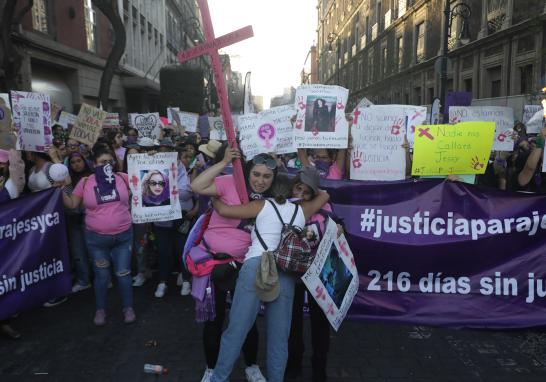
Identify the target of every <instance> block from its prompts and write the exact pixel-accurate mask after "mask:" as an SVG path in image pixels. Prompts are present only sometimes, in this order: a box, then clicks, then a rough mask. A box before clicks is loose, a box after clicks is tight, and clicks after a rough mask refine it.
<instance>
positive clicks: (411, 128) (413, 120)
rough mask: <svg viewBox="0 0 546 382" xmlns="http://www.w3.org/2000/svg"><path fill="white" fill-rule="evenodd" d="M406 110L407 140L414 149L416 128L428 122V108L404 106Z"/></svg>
mask: <svg viewBox="0 0 546 382" xmlns="http://www.w3.org/2000/svg"><path fill="white" fill-rule="evenodd" d="M404 110H405V111H406V118H407V120H406V121H407V128H406V138H407V139H408V144H409V146H410V147H411V148H413V142H414V136H415V127H416V126H418V125H422V124H424V123H425V121H427V108H426V107H425V106H412V105H404Z"/></svg>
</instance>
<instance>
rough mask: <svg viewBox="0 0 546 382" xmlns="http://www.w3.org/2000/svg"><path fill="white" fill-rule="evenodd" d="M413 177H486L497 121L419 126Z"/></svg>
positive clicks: (412, 171)
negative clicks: (472, 175) (483, 175)
mask: <svg viewBox="0 0 546 382" xmlns="http://www.w3.org/2000/svg"><path fill="white" fill-rule="evenodd" d="M416 132H417V134H416V136H415V147H414V149H413V164H412V169H411V174H412V175H419V176H425V175H450V174H483V173H484V172H485V169H486V168H487V162H488V160H489V156H490V153H491V146H492V144H493V136H494V132H495V123H494V122H461V123H457V124H455V125H427V126H417V130H416Z"/></svg>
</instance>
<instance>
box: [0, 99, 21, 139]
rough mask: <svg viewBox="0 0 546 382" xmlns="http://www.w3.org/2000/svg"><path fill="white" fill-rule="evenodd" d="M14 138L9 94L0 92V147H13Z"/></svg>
mask: <svg viewBox="0 0 546 382" xmlns="http://www.w3.org/2000/svg"><path fill="white" fill-rule="evenodd" d="M16 140H17V139H16V136H15V132H14V131H13V120H12V118H11V107H10V103H9V95H8V94H7V93H0V149H3V150H9V149H14V148H15V145H16Z"/></svg>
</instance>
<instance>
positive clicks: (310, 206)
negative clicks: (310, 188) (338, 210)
mask: <svg viewBox="0 0 546 382" xmlns="http://www.w3.org/2000/svg"><path fill="white" fill-rule="evenodd" d="M328 200H330V195H329V194H328V193H327V192H326V191H322V190H321V191H319V193H318V195H317V196H316V197H315V198H313V199H312V200H309V201H306V202H302V203H301V207H302V209H303V214H304V215H305V221H307V220H309V218H310V217H311V216H313V215H314V214H316V213H317V212H319V210H320V209H321V208H322V206H323V205H325V204H326V203H328Z"/></svg>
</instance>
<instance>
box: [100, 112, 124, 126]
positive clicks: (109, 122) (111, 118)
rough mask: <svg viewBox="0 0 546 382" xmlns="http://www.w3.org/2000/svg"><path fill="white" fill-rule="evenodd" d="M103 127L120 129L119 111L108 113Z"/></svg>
mask: <svg viewBox="0 0 546 382" xmlns="http://www.w3.org/2000/svg"><path fill="white" fill-rule="evenodd" d="M102 127H103V128H104V129H118V128H119V127H120V124H119V113H108V114H107V115H106V119H105V120H104V122H103V123H102Z"/></svg>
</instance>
